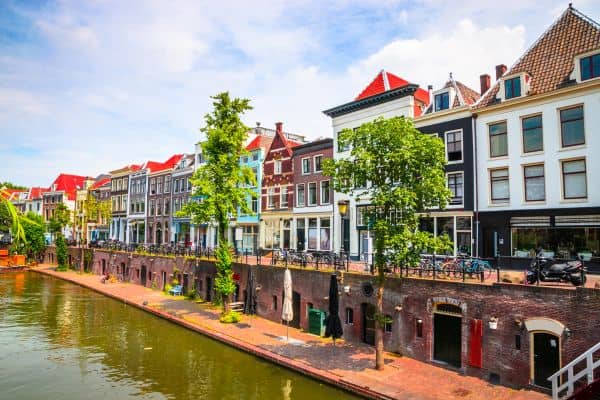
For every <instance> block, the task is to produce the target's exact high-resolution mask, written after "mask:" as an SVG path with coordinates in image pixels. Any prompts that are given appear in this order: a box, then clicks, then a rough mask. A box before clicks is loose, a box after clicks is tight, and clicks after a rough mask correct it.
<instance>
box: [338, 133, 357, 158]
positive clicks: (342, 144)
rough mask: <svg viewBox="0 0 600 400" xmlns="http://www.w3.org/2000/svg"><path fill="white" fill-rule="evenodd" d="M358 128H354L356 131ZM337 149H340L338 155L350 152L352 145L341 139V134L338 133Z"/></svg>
mask: <svg viewBox="0 0 600 400" xmlns="http://www.w3.org/2000/svg"><path fill="white" fill-rule="evenodd" d="M356 129H357V128H354V130H356ZM337 148H338V150H337V151H338V153H342V152H344V151H348V150H350V143H347V142H346V141H344V140H343V139H342V138H341V137H340V134H339V133H338V136H337Z"/></svg>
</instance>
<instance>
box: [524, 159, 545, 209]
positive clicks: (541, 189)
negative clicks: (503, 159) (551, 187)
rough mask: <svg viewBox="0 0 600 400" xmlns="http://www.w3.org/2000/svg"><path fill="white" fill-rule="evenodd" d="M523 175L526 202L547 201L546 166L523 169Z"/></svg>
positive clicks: (528, 166)
mask: <svg viewBox="0 0 600 400" xmlns="http://www.w3.org/2000/svg"><path fill="white" fill-rule="evenodd" d="M523 175H524V176H525V201H544V200H546V182H545V178H544V164H539V165H527V166H525V167H523Z"/></svg>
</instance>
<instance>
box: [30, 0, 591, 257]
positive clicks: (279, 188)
mask: <svg viewBox="0 0 600 400" xmlns="http://www.w3.org/2000/svg"><path fill="white" fill-rule="evenodd" d="M324 113H325V114H326V115H328V116H329V117H331V120H332V126H333V138H329V139H327V138H325V139H318V140H315V141H312V142H306V140H305V138H304V137H303V136H301V135H295V134H291V133H286V132H284V131H283V126H282V124H281V123H277V124H276V127H275V129H274V130H273V129H267V128H264V127H261V126H260V124H257V126H256V127H255V128H253V129H251V130H250V132H249V137H248V142H247V150H248V155H247V156H244V157H243V158H242V159H241V160H240V163H243V164H245V165H248V166H249V167H250V168H252V170H253V171H254V172H255V175H256V178H257V183H258V185H257V187H255V188H254V190H255V191H256V194H257V198H256V199H250V198H249V199H248V201H249V202H250V206H251V207H250V208H251V209H252V210H253V214H252V215H241V216H239V217H238V218H237V219H236V220H232V223H231V232H230V239H231V240H232V242H233V243H235V246H236V247H237V248H238V249H247V250H248V251H250V252H254V251H255V250H256V249H258V248H264V249H276V248H292V249H298V250H315V251H339V250H344V251H346V252H348V253H349V254H350V255H351V256H352V257H353V258H357V259H360V258H364V257H365V255H366V254H368V253H370V252H371V243H372V237H371V233H370V232H369V227H368V224H366V223H365V220H364V219H363V218H362V215H363V212H362V210H364V207H368V206H369V200H368V199H366V198H362V199H360V200H356V199H354V198H352V197H349V196H346V195H344V194H341V193H334V192H333V190H332V184H331V182H330V179H329V178H328V177H326V176H324V175H323V174H322V163H323V160H325V159H327V158H334V159H339V158H345V157H351V152H350V150H351V149H349V148H348V147H347V146H343V145H341V144H340V143H338V141H337V137H338V133H339V132H340V131H341V130H342V129H344V128H350V129H352V128H356V127H358V126H360V125H361V124H363V123H364V122H367V121H371V120H373V119H374V118H377V117H395V116H401V117H406V118H410V119H412V120H413V121H414V124H415V125H416V127H417V128H418V129H419V130H421V131H422V132H423V133H424V134H428V135H434V136H436V137H438V138H439V140H441V141H443V142H444V145H445V149H446V157H447V161H448V164H447V167H446V169H447V180H448V187H449V189H450V190H451V192H452V199H451V201H450V204H449V205H448V207H447V209H445V210H438V211H435V210H433V211H432V212H430V213H429V214H428V215H424V216H423V218H422V220H421V227H420V229H423V230H427V231H430V232H432V233H434V234H435V235H440V234H448V235H449V237H450V238H451V239H452V241H453V243H454V251H453V252H454V253H455V254H458V253H465V254H471V255H475V256H482V257H494V256H498V255H500V256H513V257H525V256H529V255H531V253H532V251H533V250H534V249H535V248H538V247H542V248H544V250H545V251H547V252H549V253H553V254H554V255H555V256H562V257H566V258H569V257H575V256H577V255H583V256H584V257H586V258H590V257H595V256H599V255H600V187H599V186H598V185H595V184H594V182H599V181H600V160H596V159H595V158H594V157H593V154H594V152H595V151H600V27H599V25H598V24H597V23H596V22H594V21H592V20H591V19H589V18H588V17H586V16H585V15H583V14H581V13H580V12H578V11H577V10H575V9H573V8H572V7H569V8H568V9H567V10H566V11H565V12H564V13H563V14H562V15H561V16H560V17H559V18H558V19H557V20H556V21H555V23H554V24H552V26H550V27H549V28H548V30H547V31H546V32H544V33H543V34H542V36H541V37H540V38H539V39H538V40H537V41H536V42H535V43H533V45H531V47H530V48H529V49H528V50H527V51H526V52H525V53H524V54H523V55H522V56H521V57H520V58H519V59H518V60H517V61H516V62H515V63H514V64H513V65H512V66H511V67H510V68H507V67H506V66H505V65H498V66H496V68H495V76H494V77H493V79H492V77H491V76H489V75H487V74H483V75H481V76H480V88H479V90H474V89H472V88H469V87H467V86H466V85H464V84H463V83H461V82H460V81H458V80H456V79H455V77H453V76H452V74H450V77H449V79H448V81H447V82H446V84H445V85H443V86H442V87H440V88H433V87H431V86H429V87H428V90H424V89H422V88H420V87H419V86H418V85H417V84H414V83H411V82H408V81H406V80H404V79H402V78H400V77H398V76H396V75H394V74H392V73H390V72H387V71H384V70H382V71H381V72H379V73H378V74H377V76H376V77H375V79H374V80H373V81H372V82H371V83H370V84H369V85H368V86H367V87H366V88H365V89H364V90H363V91H362V92H361V93H360V94H359V95H358V96H357V97H356V98H355V99H354V100H352V101H350V102H348V103H346V104H342V105H339V106H336V107H333V108H330V109H328V110H326V111H324ZM594 149H595V151H594ZM203 162H204V160H203V157H202V149H201V144H200V143H199V144H196V146H195V148H194V151H193V152H190V153H187V154H177V155H173V156H171V157H169V158H168V159H167V160H166V161H164V162H153V161H148V162H145V163H142V164H132V165H127V166H124V167H122V168H119V169H116V170H113V171H110V173H109V174H108V175H103V176H101V177H98V178H96V179H91V178H88V177H75V176H71V175H61V176H59V177H58V178H57V180H56V181H55V182H54V183H53V184H52V185H51V187H50V188H49V189H47V190H46V191H45V192H44V191H43V190H40V189H39V188H37V189H36V190H38V192H36V193H37V197H36V196H33V195H32V196H33V197H36V200H32V201H31V202H30V205H31V206H32V207H34V208H36V210H37V211H40V212H41V213H42V214H43V215H44V217H45V218H49V217H50V216H51V214H52V208H53V204H56V203H57V202H61V201H62V202H67V203H68V204H69V208H71V209H72V210H73V211H74V218H75V220H74V226H75V229H74V230H73V232H72V234H73V236H74V237H75V238H76V239H77V240H82V241H83V240H87V241H91V240H96V239H107V238H110V239H113V240H119V241H123V242H127V243H152V244H161V243H171V242H173V243H180V244H185V245H188V246H192V247H198V248H203V247H212V246H214V244H215V240H216V232H215V229H214V227H212V226H211V225H210V224H204V225H194V224H192V223H191V222H190V220H189V218H180V217H177V216H176V215H175V213H176V212H177V211H178V210H180V209H181V207H182V206H183V205H184V204H185V203H186V202H188V201H194V200H195V199H194V198H193V194H192V193H193V190H192V189H193V188H192V185H191V183H190V177H191V176H192V174H193V173H194V171H195V170H196V169H197V168H198V167H199V166H201V165H202V164H203ZM32 191H33V189H32ZM78 193H79V194H78ZM86 193H87V194H86ZM42 194H43V195H42ZM89 194H91V195H92V196H93V197H94V198H97V199H98V200H99V201H110V206H111V207H110V208H111V214H110V218H104V220H102V219H100V220H98V218H94V217H92V216H90V215H87V216H86V215H84V212H83V211H84V207H83V205H82V204H80V202H83V199H84V197H85V196H88V195H89ZM78 196H80V197H78ZM78 199H79V200H78ZM39 200H42V201H41V203H35V202H36V201H39ZM27 207H29V206H27ZM77 217H79V218H81V220H79V222H78V221H77V220H76V219H77Z"/></svg>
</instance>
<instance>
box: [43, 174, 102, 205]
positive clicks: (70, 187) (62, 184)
mask: <svg viewBox="0 0 600 400" xmlns="http://www.w3.org/2000/svg"><path fill="white" fill-rule="evenodd" d="M88 179H92V180H93V179H94V178H91V177H89V176H79V175H70V174H60V175H58V177H57V178H56V179H55V180H54V182H52V185H50V191H56V192H65V194H66V196H67V199H69V200H75V192H76V191H77V190H78V189H83V188H84V187H85V181H86V180H88Z"/></svg>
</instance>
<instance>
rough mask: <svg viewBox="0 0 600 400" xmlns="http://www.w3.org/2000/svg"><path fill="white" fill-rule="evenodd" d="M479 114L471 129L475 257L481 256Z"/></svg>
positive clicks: (474, 119) (475, 116)
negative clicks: (478, 151) (478, 160)
mask: <svg viewBox="0 0 600 400" xmlns="http://www.w3.org/2000/svg"><path fill="white" fill-rule="evenodd" d="M476 122H477V114H473V117H472V118H471V131H472V132H473V177H474V178H475V185H474V186H475V187H474V200H475V207H474V210H473V211H474V214H475V257H479V196H478V190H477V189H478V182H477V124H476Z"/></svg>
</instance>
